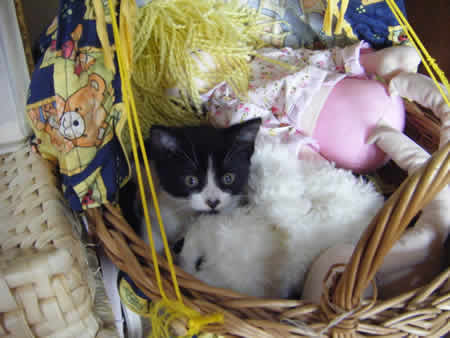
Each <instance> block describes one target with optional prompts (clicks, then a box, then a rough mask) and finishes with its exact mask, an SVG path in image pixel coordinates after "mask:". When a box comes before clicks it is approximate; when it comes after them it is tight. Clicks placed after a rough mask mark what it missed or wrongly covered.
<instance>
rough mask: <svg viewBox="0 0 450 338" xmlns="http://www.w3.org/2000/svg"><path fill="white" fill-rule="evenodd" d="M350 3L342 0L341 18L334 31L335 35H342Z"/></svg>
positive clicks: (339, 17)
mask: <svg viewBox="0 0 450 338" xmlns="http://www.w3.org/2000/svg"><path fill="white" fill-rule="evenodd" d="M348 1H349V0H342V3H341V9H340V11H339V16H338V20H337V23H336V28H335V31H334V33H335V34H341V33H342V26H343V25H344V16H345V12H347V8H348Z"/></svg>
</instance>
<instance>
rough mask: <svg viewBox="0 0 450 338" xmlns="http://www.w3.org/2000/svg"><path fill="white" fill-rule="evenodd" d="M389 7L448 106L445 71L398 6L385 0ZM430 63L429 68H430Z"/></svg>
mask: <svg viewBox="0 0 450 338" xmlns="http://www.w3.org/2000/svg"><path fill="white" fill-rule="evenodd" d="M386 2H387V4H388V6H389V8H390V9H391V11H392V13H393V14H394V16H395V18H396V19H397V21H398V22H399V24H400V26H401V27H402V28H403V30H404V31H405V32H406V34H407V35H408V38H409V40H410V41H411V43H412V44H413V46H414V48H415V49H416V50H417V52H418V53H419V55H420V58H421V59H422V62H423V65H424V66H425V69H426V70H427V72H428V74H429V75H430V77H431V78H432V79H433V82H434V83H435V85H436V87H437V88H438V90H439V92H440V93H441V95H442V97H443V98H444V101H445V102H446V103H447V105H448V106H450V97H449V96H448V95H450V85H449V82H448V79H447V77H446V76H445V73H444V72H443V71H442V70H441V69H440V68H439V66H438V65H437V63H436V60H435V59H433V58H432V57H431V55H430V54H429V53H428V51H427V50H426V48H425V46H424V45H423V44H422V42H421V41H420V39H419V37H418V36H417V34H416V33H415V31H414V29H413V28H412V27H411V25H410V24H409V22H408V20H406V18H405V16H404V15H403V13H402V11H401V10H400V8H398V6H397V4H396V3H395V2H394V1H393V0H386ZM430 64H431V68H430ZM432 70H434V71H435V72H436V74H437V75H438V76H439V79H440V81H441V82H442V84H443V85H444V86H445V88H446V90H447V93H445V91H444V89H443V88H442V87H441V85H440V84H439V81H438V80H437V79H436V76H435V75H434V74H433V71H432Z"/></svg>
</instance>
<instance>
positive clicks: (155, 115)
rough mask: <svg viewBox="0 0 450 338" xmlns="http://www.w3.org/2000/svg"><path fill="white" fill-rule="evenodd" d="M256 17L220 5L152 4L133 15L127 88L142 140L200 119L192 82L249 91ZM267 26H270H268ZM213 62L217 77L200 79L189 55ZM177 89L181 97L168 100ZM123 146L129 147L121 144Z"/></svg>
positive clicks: (213, 1) (185, 0) (258, 27)
mask: <svg viewBox="0 0 450 338" xmlns="http://www.w3.org/2000/svg"><path fill="white" fill-rule="evenodd" d="M261 22H262V20H261V19H259V15H258V13H257V12H256V11H254V10H253V11H252V10H250V9H248V8H246V7H242V6H241V5H239V3H238V2H237V1H231V2H229V3H225V2H224V1H223V0H196V1H192V0H171V1H167V0H154V1H152V2H150V3H149V4H148V5H146V6H145V7H143V8H140V9H139V10H138V13H137V20H136V27H137V29H136V31H135V36H134V46H133V53H134V55H133V63H132V68H133V70H132V84H133V92H134V95H135V98H136V105H137V110H138V114H139V119H140V122H141V124H142V132H143V133H144V138H145V137H147V136H148V132H149V129H150V126H151V125H152V124H156V123H157V124H164V125H194V124H200V123H202V122H203V121H204V119H203V116H201V113H200V112H201V107H200V93H199V89H198V88H197V87H196V85H195V83H194V81H193V79H194V78H195V77H198V78H201V79H203V80H206V81H207V82H208V83H209V84H216V83H219V82H221V81H227V82H228V83H229V84H230V85H231V86H232V87H233V89H234V90H235V91H236V93H237V94H238V95H241V96H245V95H246V93H247V90H248V78H249V65H248V61H249V56H250V55H252V54H253V53H254V52H255V50H256V49H257V48H261V47H262V46H263V45H264V42H263V41H262V39H261V36H262V34H263V33H264V32H263V29H264V24H261ZM265 22H266V24H273V22H270V23H267V19H266V20H265ZM200 50H201V51H203V52H205V53H208V54H209V55H211V56H212V57H213V58H214V61H215V64H216V65H217V71H212V72H210V73H208V74H205V73H201V72H200V70H199V69H198V68H199V67H198V65H197V63H196V62H195V60H194V58H193V57H192V55H195V56H196V57H198V58H199V59H200V60H202V55H201V54H199V51H200ZM174 87H177V88H179V89H181V90H180V97H179V98H175V97H169V96H168V95H167V92H166V91H167V89H169V88H174ZM125 143H129V142H127V141H125Z"/></svg>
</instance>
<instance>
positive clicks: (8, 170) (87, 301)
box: [0, 146, 100, 338]
mask: <svg viewBox="0 0 450 338" xmlns="http://www.w3.org/2000/svg"><path fill="white" fill-rule="evenodd" d="M53 170H54V168H53V167H52V166H51V165H50V164H49V163H48V162H47V161H44V160H42V159H41V158H40V157H39V156H37V155H36V154H34V153H32V152H31V150H30V148H29V147H28V146H24V147H23V148H22V149H20V150H19V151H17V152H15V153H14V154H10V155H6V156H3V157H1V158H0V218H1V220H2V222H1V223H2V230H1V231H2V233H1V237H0V297H1V299H2V301H1V302H0V337H21V338H22V337H23V338H25V337H95V336H96V334H97V332H98V331H99V327H100V322H99V319H98V318H97V316H96V315H94V312H93V294H94V288H95V282H93V278H92V276H91V275H90V274H89V270H88V266H87V258H86V254H85V252H84V248H83V247H82V244H81V241H80V240H79V239H78V238H77V237H76V236H74V233H73V225H74V224H75V222H76V221H75V219H74V216H73V214H71V212H70V209H69V208H68V206H67V205H66V203H65V202H64V200H63V196H62V193H61V191H60V190H59V189H58V182H57V179H56V176H55V175H54V174H53Z"/></svg>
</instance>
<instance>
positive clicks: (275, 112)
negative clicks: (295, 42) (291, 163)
mask: <svg viewBox="0 0 450 338" xmlns="http://www.w3.org/2000/svg"><path fill="white" fill-rule="evenodd" d="M368 48H369V45H368V44H367V43H366V42H359V43H356V44H354V45H351V46H348V47H345V48H333V49H329V50H308V49H291V48H283V49H274V48H265V49H261V50H259V53H258V56H256V57H255V58H254V59H253V60H252V61H251V63H250V66H251V76H250V80H249V91H248V97H247V98H246V99H245V100H240V99H239V98H238V97H237V96H236V95H235V93H234V92H233V90H232V89H231V87H230V86H229V85H228V84H227V83H225V82H222V83H220V84H219V85H217V86H216V87H214V88H213V89H211V90H210V91H209V92H207V93H205V94H204V95H203V97H202V98H203V100H204V101H205V104H206V107H207V108H208V111H209V120H210V122H211V123H212V124H213V125H216V126H218V127H227V126H229V125H233V124H235V123H239V122H242V121H245V120H249V119H252V118H256V117H261V118H262V120H263V124H262V127H261V130H260V135H261V136H262V137H260V138H259V139H260V140H270V139H271V138H272V137H275V138H278V139H279V140H280V141H281V142H283V143H288V144H289V145H290V146H292V147H294V150H295V152H296V154H297V155H298V152H299V150H300V149H301V148H302V146H304V145H309V146H312V147H313V148H314V149H315V150H318V145H317V142H316V141H315V140H314V139H313V138H312V137H311V134H312V131H311V130H308V128H307V127H306V126H305V125H304V121H305V115H306V114H309V113H310V111H311V109H309V111H308V107H310V106H311V105H313V106H315V107H318V106H317V102H316V103H315V102H314V101H317V100H318V98H320V97H321V98H320V99H319V101H321V102H322V105H323V102H325V99H326V96H327V95H328V93H329V92H330V91H331V89H332V88H333V87H334V86H335V85H336V84H337V83H338V82H339V81H340V80H342V79H344V78H345V77H349V76H351V77H362V78H364V77H366V74H365V71H364V68H363V67H362V65H361V64H360V61H359V56H360V53H361V52H364V51H365V52H367V51H368ZM363 50H364V51H363ZM271 60H273V61H271ZM324 88H325V93H326V94H325V98H324V97H323V96H324V95H323V93H324ZM319 111H320V105H319ZM264 136H268V138H267V137H264Z"/></svg>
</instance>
